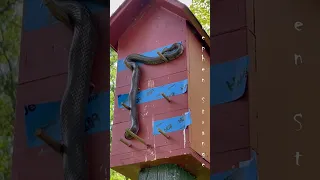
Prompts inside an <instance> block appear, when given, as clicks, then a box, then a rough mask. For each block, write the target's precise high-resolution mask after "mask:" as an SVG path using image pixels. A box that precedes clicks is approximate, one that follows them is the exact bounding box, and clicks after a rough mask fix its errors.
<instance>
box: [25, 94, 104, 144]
mask: <svg viewBox="0 0 320 180" xmlns="http://www.w3.org/2000/svg"><path fill="white" fill-rule="evenodd" d="M109 103H110V95H109V92H103V93H100V94H96V95H92V96H91V97H90V99H89V103H88V106H87V118H86V131H87V133H88V134H93V133H98V132H102V131H106V130H108V131H109V129H110V127H109V126H110V117H109V113H110V112H109V111H110V110H109V107H110V105H109ZM59 114H60V102H49V103H43V104H37V105H29V106H26V107H25V123H26V133H27V144H28V146H29V147H36V146H40V145H42V144H44V143H43V141H41V140H39V139H38V138H37V137H36V136H35V135H34V133H35V131H36V129H38V128H44V130H45V132H46V133H47V134H48V135H49V136H50V137H52V138H53V139H55V140H58V141H60V139H61V133H60V132H61V131H60V115H59ZM46 126H47V127H46Z"/></svg>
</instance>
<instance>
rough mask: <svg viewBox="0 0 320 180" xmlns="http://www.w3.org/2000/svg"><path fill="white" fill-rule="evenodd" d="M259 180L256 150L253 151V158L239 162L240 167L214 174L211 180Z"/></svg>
mask: <svg viewBox="0 0 320 180" xmlns="http://www.w3.org/2000/svg"><path fill="white" fill-rule="evenodd" d="M226 179H230V180H231V179H237V180H258V169H257V157H256V153H255V152H254V151H252V152H251V159H250V160H249V161H244V162H241V163H240V164H239V168H236V169H232V170H229V171H225V172H222V173H217V174H213V175H211V177H210V180H226Z"/></svg>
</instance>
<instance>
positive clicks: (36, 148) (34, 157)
mask: <svg viewBox="0 0 320 180" xmlns="http://www.w3.org/2000/svg"><path fill="white" fill-rule="evenodd" d="M86 5H88V7H89V8H90V9H91V11H92V12H93V14H94V21H95V24H96V26H97V27H98V28H97V29H98V36H99V39H100V41H99V42H98V45H97V46H98V50H97V51H96V56H95V59H94V65H93V75H92V82H93V84H94V85H95V89H94V94H93V95H92V96H91V97H90V99H89V104H88V109H87V118H86V131H87V132H88V137H87V139H88V143H87V147H86V149H87V154H88V158H87V160H88V163H89V167H90V170H89V177H90V179H105V177H106V176H107V175H106V172H108V169H107V168H108V167H109V155H108V154H107V153H105V152H109V143H108V139H109V113H108V111H106V110H105V107H109V99H110V98H109V82H108V79H109V70H108V68H105V67H108V66H109V64H108V61H106V59H108V57H109V55H108V54H107V53H105V50H106V49H109V43H108V42H109V39H108V38H109V34H108V32H109V24H108V23H106V22H107V20H108V18H109V10H108V9H106V8H108V7H106V6H104V5H102V4H95V3H93V2H91V3H86ZM72 34H73V32H72V31H71V30H70V29H68V28H67V27H66V26H65V25H64V24H62V23H60V22H58V21H57V20H56V19H55V18H53V17H52V16H51V13H50V12H49V11H48V9H47V7H46V6H45V5H43V4H42V1H41V0H26V1H24V16H23V28H22V39H21V55H20V63H19V66H20V67H19V85H18V86H17V105H16V121H15V123H14V127H15V128H14V134H15V137H14V148H13V166H12V179H13V180H19V179H34V180H43V179H63V168H62V164H63V163H62V157H61V155H60V154H58V153H56V152H54V151H53V150H52V149H51V148H50V147H49V146H48V145H46V144H45V143H44V142H43V141H42V140H41V139H39V138H37V137H36V136H35V131H36V129H39V128H41V129H43V131H44V132H45V133H46V134H47V135H48V136H49V137H51V138H52V139H55V140H56V141H59V140H60V139H61V137H60V132H61V131H60V128H59V121H60V117H59V112H60V101H61V98H62V96H63V93H64V91H65V87H66V82H67V73H68V54H69V48H70V44H71V40H72ZM84 121H85V120H84Z"/></svg>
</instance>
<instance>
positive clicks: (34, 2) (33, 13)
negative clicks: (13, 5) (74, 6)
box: [23, 0, 104, 31]
mask: <svg viewBox="0 0 320 180" xmlns="http://www.w3.org/2000/svg"><path fill="white" fill-rule="evenodd" d="M83 3H84V4H85V5H87V7H88V8H89V9H90V10H91V11H92V12H94V13H96V12H100V11H102V10H103V9H104V6H103V5H101V4H96V3H93V2H91V1H90V2H88V1H85V2H83ZM24 4H25V5H24V6H25V8H24V11H25V12H24V17H23V30H24V31H32V30H36V29H40V28H43V27H47V26H50V25H52V24H55V23H60V22H58V21H57V20H56V19H55V18H54V17H53V16H52V15H51V13H50V12H49V10H48V8H47V7H46V6H45V5H44V4H43V3H42V0H25V1H24Z"/></svg>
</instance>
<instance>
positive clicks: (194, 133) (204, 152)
mask: <svg viewBox="0 0 320 180" xmlns="http://www.w3.org/2000/svg"><path fill="white" fill-rule="evenodd" d="M187 32H188V33H187V34H188V40H187V43H188V46H187V51H188V72H189V73H188V80H189V88H188V106H189V109H190V111H191V118H192V124H191V125H190V136H189V137H190V138H189V139H190V146H191V148H192V149H193V150H195V151H196V152H197V153H198V154H199V155H201V156H202V157H203V158H204V159H205V160H207V161H208V162H210V57H209V55H208V53H207V51H205V50H202V46H201V43H200V42H199V40H198V39H196V37H195V36H194V34H192V33H191V30H190V29H188V31H187ZM202 56H203V58H204V60H203V59H202Z"/></svg>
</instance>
